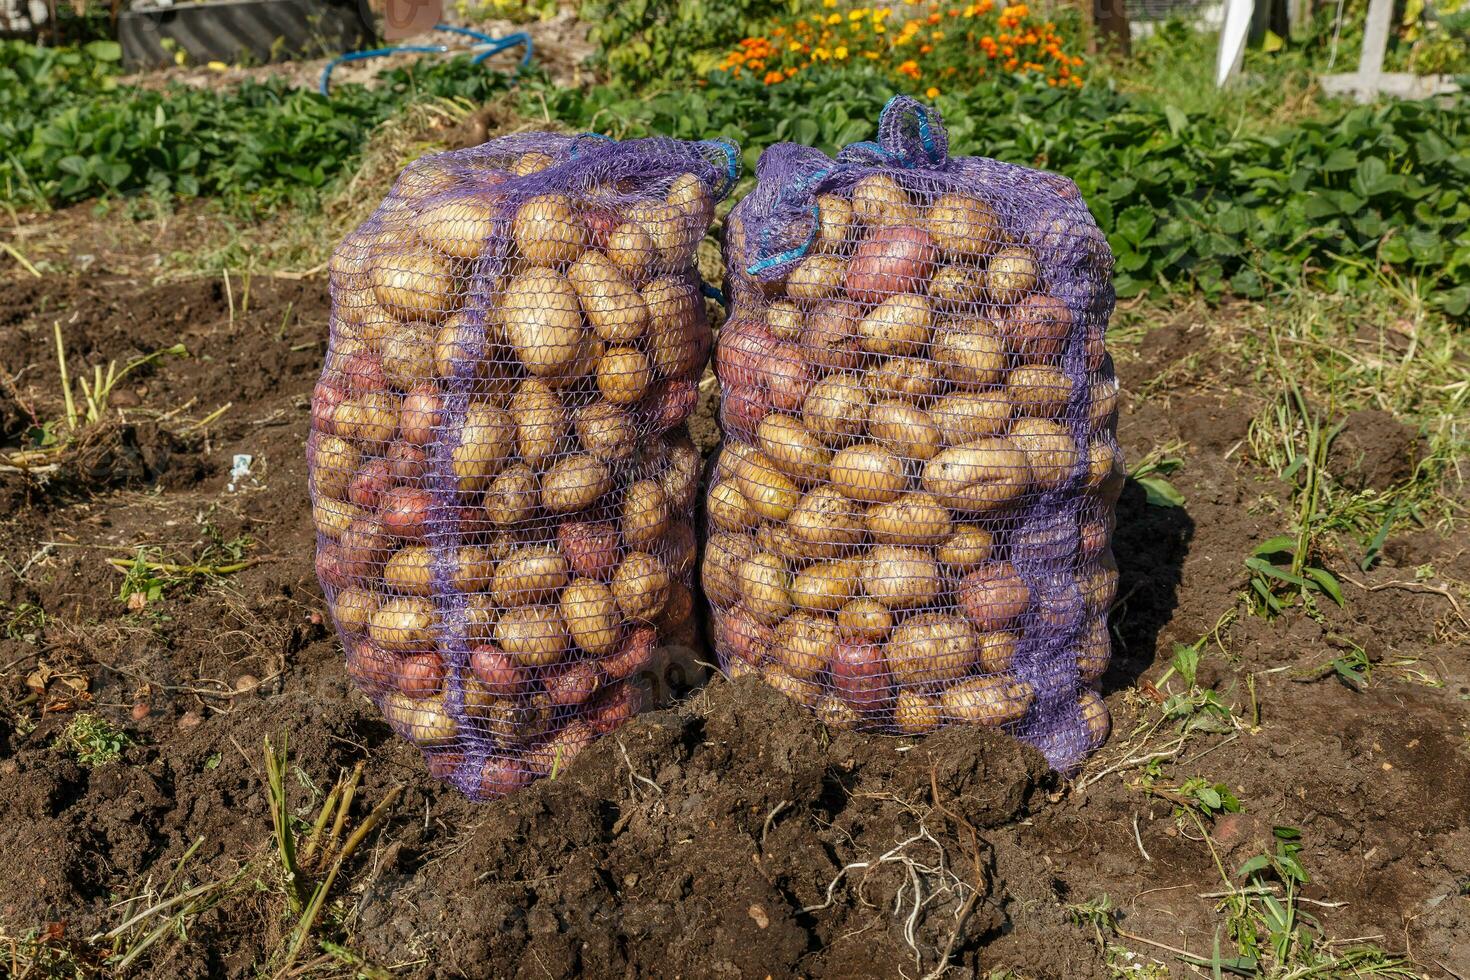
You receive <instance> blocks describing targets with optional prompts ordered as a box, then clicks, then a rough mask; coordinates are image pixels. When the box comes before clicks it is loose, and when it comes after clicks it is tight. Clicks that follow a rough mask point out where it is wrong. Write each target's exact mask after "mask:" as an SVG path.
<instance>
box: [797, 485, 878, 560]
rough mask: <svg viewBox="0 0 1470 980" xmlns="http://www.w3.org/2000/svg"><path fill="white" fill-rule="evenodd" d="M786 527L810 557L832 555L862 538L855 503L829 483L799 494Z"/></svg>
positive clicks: (853, 544) (860, 524)
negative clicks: (803, 494) (801, 495)
mask: <svg viewBox="0 0 1470 980" xmlns="http://www.w3.org/2000/svg"><path fill="white" fill-rule="evenodd" d="M786 527H787V529H788V530H789V531H790V532H791V535H792V537H793V538H795V539H796V541H797V542H798V544H799V545H800V546H801V548H802V549H803V551H804V552H805V554H806V555H807V556H809V557H811V558H835V557H837V556H838V555H840V554H841V553H842V552H843V551H846V550H848V549H850V548H852V547H854V546H855V545H857V544H859V543H861V542H862V540H863V519H862V515H861V514H860V513H859V511H858V505H857V504H856V503H854V502H853V501H852V500H849V499H848V498H847V497H845V496H843V494H842V492H841V491H839V490H838V489H837V488H836V487H831V486H821V487H816V488H815V489H813V490H811V491H809V492H808V493H807V494H806V495H805V496H804V497H802V498H801V499H800V500H799V501H798V502H797V504H796V506H795V508H794V509H793V510H792V511H791V512H790V514H789V515H788V517H787V518H786Z"/></svg>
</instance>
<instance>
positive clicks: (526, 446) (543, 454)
mask: <svg viewBox="0 0 1470 980" xmlns="http://www.w3.org/2000/svg"><path fill="white" fill-rule="evenodd" d="M509 409H510V414H511V418H512V419H513V420H514V421H515V426H516V454H517V455H518V456H520V458H521V461H522V462H523V463H526V464H527V465H529V466H537V467H540V466H545V465H546V464H548V463H549V462H550V461H551V460H552V458H553V457H554V456H556V454H557V453H559V452H564V451H565V447H564V445H563V443H564V441H565V440H566V438H567V429H568V426H567V412H566V409H565V408H564V407H563V405H562V402H561V397H560V396H559V395H557V393H556V391H555V390H554V389H553V388H552V387H551V386H550V385H548V384H547V383H546V382H545V381H542V380H541V379H540V378H527V379H526V380H524V381H522V382H521V383H520V384H519V385H518V386H517V387H516V391H515V394H514V395H512V396H511V399H510V406H509Z"/></svg>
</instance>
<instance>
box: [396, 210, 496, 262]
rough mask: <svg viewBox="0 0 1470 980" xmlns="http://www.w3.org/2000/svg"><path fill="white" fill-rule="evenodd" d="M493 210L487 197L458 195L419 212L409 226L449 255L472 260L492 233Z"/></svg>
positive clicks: (477, 255) (478, 254) (430, 243)
mask: <svg viewBox="0 0 1470 980" xmlns="http://www.w3.org/2000/svg"><path fill="white" fill-rule="evenodd" d="M496 211H497V207H496V204H495V202H494V200H493V199H491V198H487V197H474V196H471V195H468V194H465V195H458V196H455V197H451V198H448V199H445V200H441V201H438V202H436V203H434V204H432V205H430V206H429V207H426V208H424V209H423V210H422V211H419V212H418V213H417V214H416V215H414V217H413V219H412V220H410V222H409V227H411V228H412V229H413V230H414V231H416V232H418V235H419V237H420V238H422V239H423V240H424V241H426V242H428V243H429V245H430V246H431V247H432V248H434V249H437V250H438V251H440V252H443V253H444V254H445V255H447V256H449V257H450V258H454V259H476V258H479V256H480V252H481V251H483V250H484V248H485V243H486V242H488V241H490V239H491V238H493V237H494V236H495V218H496Z"/></svg>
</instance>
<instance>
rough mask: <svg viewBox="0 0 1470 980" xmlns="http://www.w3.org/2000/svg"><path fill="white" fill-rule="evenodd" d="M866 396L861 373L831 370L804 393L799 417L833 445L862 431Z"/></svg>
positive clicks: (867, 395)
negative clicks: (830, 373) (832, 371)
mask: <svg viewBox="0 0 1470 980" xmlns="http://www.w3.org/2000/svg"><path fill="white" fill-rule="evenodd" d="M868 400H869V393H868V389H867V387H866V386H865V385H864V384H863V379H862V378H861V377H859V376H858V375H856V374H850V373H838V374H833V375H830V376H829V377H827V378H824V379H823V380H822V381H820V382H818V383H817V384H816V386H815V387H813V388H812V389H811V391H809V392H808V393H807V396H806V400H805V401H804V402H803V403H802V406H801V417H802V421H804V422H805V423H806V427H807V428H808V429H810V430H811V431H812V432H813V433H815V434H816V435H817V437H818V438H819V439H821V440H822V441H823V442H826V443H827V444H829V445H836V444H839V443H841V442H842V441H843V440H845V439H850V438H853V437H855V436H859V435H861V434H862V431H863V425H864V423H865V422H866V421H867V415H868ZM875 438H881V437H876V436H875Z"/></svg>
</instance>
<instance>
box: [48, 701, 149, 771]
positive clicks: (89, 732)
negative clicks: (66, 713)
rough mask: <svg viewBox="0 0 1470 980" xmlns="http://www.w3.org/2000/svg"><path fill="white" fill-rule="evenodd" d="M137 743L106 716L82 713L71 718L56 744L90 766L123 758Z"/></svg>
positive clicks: (101, 764)
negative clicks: (104, 717)
mask: <svg viewBox="0 0 1470 980" xmlns="http://www.w3.org/2000/svg"><path fill="white" fill-rule="evenodd" d="M133 744H134V742H133V740H132V739H131V738H129V737H128V735H127V733H125V732H123V731H121V730H119V729H117V728H114V727H113V726H112V724H111V723H110V722H108V721H107V720H106V719H103V718H99V717H98V716H97V715H94V714H90V713H88V712H82V713H81V714H78V715H77V716H76V717H75V718H73V719H72V720H71V724H69V725H67V726H66V730H65V731H63V732H62V733H61V734H60V735H59V736H57V739H56V747H57V748H59V749H64V750H65V751H67V752H70V753H71V754H72V755H74V756H76V757H77V761H78V762H80V763H81V764H82V765H84V766H86V767H87V768H89V769H95V768H97V767H99V766H105V765H107V764H109V763H112V762H116V761H117V760H119V759H121V758H122V754H123V751H124V750H125V749H127V748H128V746H130V745H133Z"/></svg>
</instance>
